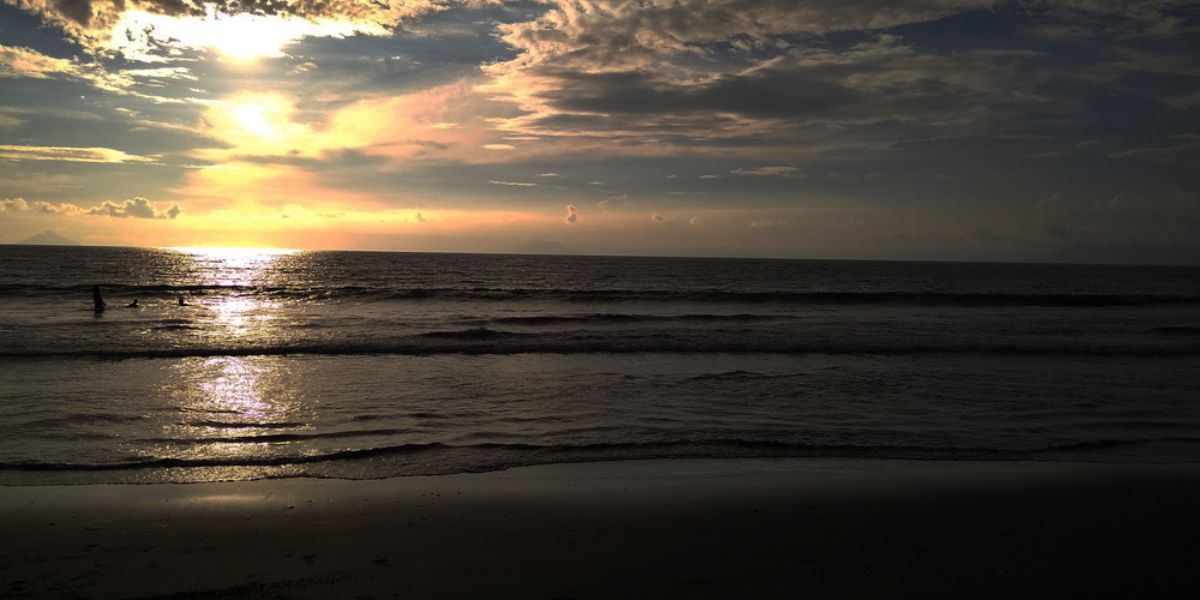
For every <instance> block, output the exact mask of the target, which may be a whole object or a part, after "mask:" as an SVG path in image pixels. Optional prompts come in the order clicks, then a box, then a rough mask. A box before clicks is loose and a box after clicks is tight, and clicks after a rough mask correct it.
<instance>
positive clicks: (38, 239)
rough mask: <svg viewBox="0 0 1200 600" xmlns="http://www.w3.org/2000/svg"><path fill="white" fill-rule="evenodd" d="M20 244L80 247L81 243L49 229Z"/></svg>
mask: <svg viewBox="0 0 1200 600" xmlns="http://www.w3.org/2000/svg"><path fill="white" fill-rule="evenodd" d="M17 243H19V244H28V245H33V246H78V245H79V242H77V241H75V240H73V239H70V238H67V237H63V236H61V235H59V234H57V233H54V232H53V231H51V230H49V229H47V230H45V231H43V232H41V233H39V234H37V235H34V236H30V237H27V238H25V239H23V240H21V241H20V242H17Z"/></svg>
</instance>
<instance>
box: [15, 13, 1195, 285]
mask: <svg viewBox="0 0 1200 600" xmlns="http://www.w3.org/2000/svg"><path fill="white" fill-rule="evenodd" d="M1198 56H1200V4H1197V3H1195V2H1189V1H1180V0H1147V1H1142V2H1125V1H1121V0H1108V1H1102V0H1065V1H1062V2H1049V1H1035V0H1020V1H1003V2H989V1H983V0H916V1H910V2H902V1H901V2H897V1H891V0H525V1H516V2H514V1H505V0H372V1H361V0H332V1H329V2H320V1H315V0H270V1H264V0H243V1H227V0H226V1H218V2H202V1H193V0H0V242H18V241H20V240H22V239H24V238H26V237H29V236H31V235H33V234H36V233H39V232H42V231H45V230H47V229H50V230H53V231H55V232H58V233H60V234H62V235H65V236H67V237H70V238H72V239H75V240H78V241H80V242H82V243H87V244H97V245H149V246H206V245H222V246H224V245H239V246H273V247H287V248H311V249H370V250H404V251H452V252H507V251H514V250H519V249H521V248H522V247H525V245H526V244H527V243H528V242H530V241H533V240H543V241H551V242H556V243H558V244H562V245H563V246H564V247H566V248H569V249H571V250H574V251H578V252H584V253H597V254H649V255H683V256H697V255H699V256H765V257H797V258H863V259H919V260H1006V261H1061V262H1110V263H1126V262H1131V263H1146V262H1149V263H1191V264H1196V263H1200V58H1197V57H1198Z"/></svg>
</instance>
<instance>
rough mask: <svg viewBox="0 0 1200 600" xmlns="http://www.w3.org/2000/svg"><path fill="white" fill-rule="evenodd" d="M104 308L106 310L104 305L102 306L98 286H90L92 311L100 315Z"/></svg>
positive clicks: (102, 299) (102, 300)
mask: <svg viewBox="0 0 1200 600" xmlns="http://www.w3.org/2000/svg"><path fill="white" fill-rule="evenodd" d="M105 308H106V305H105V304H104V298H103V297H102V296H101V295H100V286H98V285H93V286H92V310H94V311H96V312H98V313H102V312H104V309H105Z"/></svg>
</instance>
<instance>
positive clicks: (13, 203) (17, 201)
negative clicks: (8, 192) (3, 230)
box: [0, 198, 29, 212]
mask: <svg viewBox="0 0 1200 600" xmlns="http://www.w3.org/2000/svg"><path fill="white" fill-rule="evenodd" d="M28 209H29V203H28V202H26V201H25V199H24V198H5V199H4V200H0V212H17V211H21V210H28Z"/></svg>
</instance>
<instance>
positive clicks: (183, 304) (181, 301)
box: [179, 296, 191, 306]
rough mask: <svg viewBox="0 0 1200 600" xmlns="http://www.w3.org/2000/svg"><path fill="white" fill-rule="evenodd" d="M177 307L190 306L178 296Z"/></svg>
mask: <svg viewBox="0 0 1200 600" xmlns="http://www.w3.org/2000/svg"><path fill="white" fill-rule="evenodd" d="M179 305H180V306H191V304H188V303H187V300H184V299H183V296H180V297H179Z"/></svg>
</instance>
